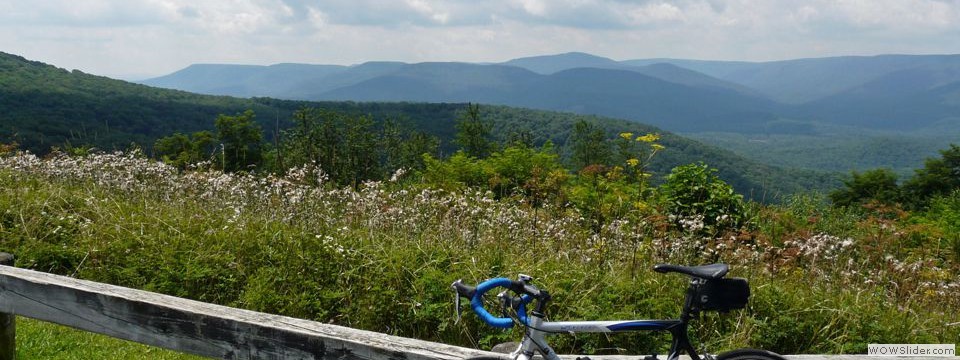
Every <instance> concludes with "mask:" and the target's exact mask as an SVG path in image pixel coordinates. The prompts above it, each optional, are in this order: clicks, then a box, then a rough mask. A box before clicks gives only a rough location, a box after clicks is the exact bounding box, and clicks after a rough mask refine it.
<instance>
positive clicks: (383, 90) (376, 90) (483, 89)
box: [317, 63, 539, 104]
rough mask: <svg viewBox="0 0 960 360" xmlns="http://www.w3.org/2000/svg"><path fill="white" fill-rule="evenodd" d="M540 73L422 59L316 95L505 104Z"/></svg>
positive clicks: (510, 67)
mask: <svg viewBox="0 0 960 360" xmlns="http://www.w3.org/2000/svg"><path fill="white" fill-rule="evenodd" d="M538 77H539V75H537V74H534V73H533V72H530V71H528V70H525V69H521V68H517V67H512V66H491V65H475V64H466V63H420V64H412V65H406V66H404V67H402V68H400V69H398V70H396V71H393V72H391V73H389V74H387V75H383V76H379V77H376V78H373V79H370V80H366V81H363V82H360V83H357V84H354V85H351V86H345V87H342V88H339V89H335V90H332V91H329V92H326V93H324V94H321V95H319V96H318V97H317V99H319V100H354V101H420V102H479V103H493V104H503V103H504V101H503V99H504V98H505V97H507V96H508V95H506V94H509V93H513V92H514V91H516V89H517V87H518V86H520V85H521V84H525V83H527V82H529V81H532V80H533V79H536V78H538Z"/></svg>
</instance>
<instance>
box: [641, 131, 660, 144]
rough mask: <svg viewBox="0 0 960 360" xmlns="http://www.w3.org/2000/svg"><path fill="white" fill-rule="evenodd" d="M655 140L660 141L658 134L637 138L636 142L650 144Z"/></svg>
mask: <svg viewBox="0 0 960 360" xmlns="http://www.w3.org/2000/svg"><path fill="white" fill-rule="evenodd" d="M657 140H660V134H654V133H649V134H646V135H644V136H638V137H637V141H639V142H645V143H652V142H654V141H657Z"/></svg>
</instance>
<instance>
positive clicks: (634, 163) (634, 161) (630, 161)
mask: <svg viewBox="0 0 960 360" xmlns="http://www.w3.org/2000/svg"><path fill="white" fill-rule="evenodd" d="M627 165H630V166H631V167H637V165H640V160H638V159H636V158H634V159H627Z"/></svg>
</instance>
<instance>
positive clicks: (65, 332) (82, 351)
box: [17, 317, 204, 360]
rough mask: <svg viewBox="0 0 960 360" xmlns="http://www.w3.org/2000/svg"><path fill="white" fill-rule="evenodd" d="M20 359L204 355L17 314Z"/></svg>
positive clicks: (181, 359) (175, 359)
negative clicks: (126, 339) (113, 336)
mask: <svg viewBox="0 0 960 360" xmlns="http://www.w3.org/2000/svg"><path fill="white" fill-rule="evenodd" d="M17 359H21V360H29V359H63V360H71V359H76V360H87V359H158V360H187V359H204V358H203V357H199V356H194V355H188V354H183V353H178V352H173V351H170V350H166V349H161V348H157V347H153V346H147V345H143V344H139V343H135V342H132V341H125V340H120V339H116V338H112V337H109V336H105V335H99V334H94V333H91V332H87V331H82V330H77V329H74V328H70V327H66V326H61V325H57V324H53V323H48V322H45V321H39V320H34V319H30V318H24V317H17Z"/></svg>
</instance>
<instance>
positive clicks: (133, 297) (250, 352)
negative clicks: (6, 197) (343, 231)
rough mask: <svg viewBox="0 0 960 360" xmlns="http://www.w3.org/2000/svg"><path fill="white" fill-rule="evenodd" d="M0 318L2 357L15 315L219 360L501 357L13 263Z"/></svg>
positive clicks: (0, 287)
mask: <svg viewBox="0 0 960 360" xmlns="http://www.w3.org/2000/svg"><path fill="white" fill-rule="evenodd" d="M0 313H3V314H2V315H0V321H3V322H4V323H5V324H7V326H5V327H3V328H2V329H0V334H4V339H0V346H2V347H0V353H2V354H0V359H3V360H6V359H13V356H14V355H13V354H14V350H13V349H14V346H13V342H14V325H13V320H12V318H13V316H14V315H20V316H25V317H29V318H34V319H38V320H44V321H49V322H52V323H57V324H62V325H67V326H70V327H74V328H77V329H81V330H86V331H90V332H94V333H98V334H105V335H109V336H112V337H115V338H119V339H125V340H131V341H136V342H139V343H143V344H148V345H153V346H158V347H162V348H166V349H171V350H174V351H180V352H184V353H190V354H196V355H201V356H209V357H214V358H227V359H331V360H333V359H348V360H349V359H357V360H361V359H362V360H374V359H376V360H428V359H464V358H470V357H491V356H492V357H497V356H500V355H498V354H495V353H490V352H485V351H479V350H473V349H468V348H462V347H457V346H450V345H444V344H438V343H433V342H427V341H421V340H415V339H408V338H402V337H398V336H390V335H385V334H380V333H375V332H371V331H363V330H356V329H351V328H347V327H342V326H336V325H329V324H323V323H318V322H314V321H307V320H303V319H296V318H290V317H285V316H277V315H270V314H265V313H260V312H255V311H248V310H242V309H236V308H230V307H226V306H219V305H213V304H208V303H203V302H199V301H193V300H187V299H182V298H178V297H173V296H167V295H161V294H156V293H152V292H148V291H142V290H135V289H129V288H124V287H120V286H114V285H108V284H102V283H97V282H92V281H85V280H78V279H73V278H70V277H65V276H57V275H51V274H47V273H42V272H36V271H31V270H25V269H18V268H15V267H11V266H0ZM5 319H6V320H5ZM4 323H0V326H3V325H4ZM5 342H6V343H5Z"/></svg>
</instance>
